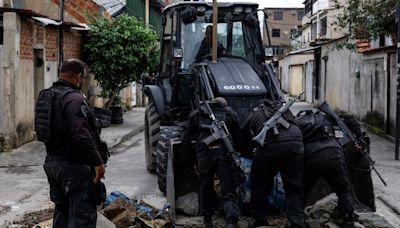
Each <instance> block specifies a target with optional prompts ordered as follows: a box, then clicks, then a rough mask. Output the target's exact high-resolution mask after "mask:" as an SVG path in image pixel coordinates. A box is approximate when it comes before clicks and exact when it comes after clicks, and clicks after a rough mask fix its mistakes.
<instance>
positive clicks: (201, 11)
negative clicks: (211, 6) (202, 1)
mask: <svg viewBox="0 0 400 228" xmlns="http://www.w3.org/2000/svg"><path fill="white" fill-rule="evenodd" d="M197 12H198V13H200V14H203V13H204V12H206V7H205V6H198V7H197Z"/></svg>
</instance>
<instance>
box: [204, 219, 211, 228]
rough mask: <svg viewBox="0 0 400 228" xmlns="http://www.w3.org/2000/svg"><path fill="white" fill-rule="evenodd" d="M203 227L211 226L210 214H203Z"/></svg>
mask: <svg viewBox="0 0 400 228" xmlns="http://www.w3.org/2000/svg"><path fill="white" fill-rule="evenodd" d="M204 228H213V222H212V216H204Z"/></svg>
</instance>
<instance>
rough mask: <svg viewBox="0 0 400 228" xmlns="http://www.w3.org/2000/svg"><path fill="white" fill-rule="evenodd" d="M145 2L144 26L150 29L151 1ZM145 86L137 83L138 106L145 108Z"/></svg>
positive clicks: (139, 82) (146, 0)
mask: <svg viewBox="0 0 400 228" xmlns="http://www.w3.org/2000/svg"><path fill="white" fill-rule="evenodd" d="M144 1H145V3H144V4H145V12H144V25H145V26H146V27H149V24H150V0H144ZM142 87H143V84H142V82H141V81H140V80H138V81H137V82H136V106H137V107H145V106H146V103H147V97H146V95H145V94H144V88H142Z"/></svg>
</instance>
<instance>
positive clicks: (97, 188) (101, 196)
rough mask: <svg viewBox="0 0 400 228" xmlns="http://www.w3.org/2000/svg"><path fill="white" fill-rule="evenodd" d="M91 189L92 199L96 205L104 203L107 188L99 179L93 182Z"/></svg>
mask: <svg viewBox="0 0 400 228" xmlns="http://www.w3.org/2000/svg"><path fill="white" fill-rule="evenodd" d="M91 190H92V194H91V195H92V200H93V201H94V202H95V203H96V205H100V204H102V203H104V201H105V200H106V197H107V190H106V186H105V185H104V183H103V182H101V181H99V182H97V183H93V184H92V188H91Z"/></svg>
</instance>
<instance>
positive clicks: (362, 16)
mask: <svg viewBox="0 0 400 228" xmlns="http://www.w3.org/2000/svg"><path fill="white" fill-rule="evenodd" d="M396 1H398V0H347V1H346V0H334V2H335V3H334V4H335V8H336V9H337V10H339V11H340V13H339V14H338V15H337V16H336V19H335V22H334V25H336V26H338V27H339V28H340V29H342V30H343V31H348V32H347V33H348V34H349V35H351V37H350V40H353V42H354V40H355V39H376V38H379V37H381V36H390V37H392V39H394V42H396V40H395V39H396V36H395V34H396V26H395V8H396Z"/></svg>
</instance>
